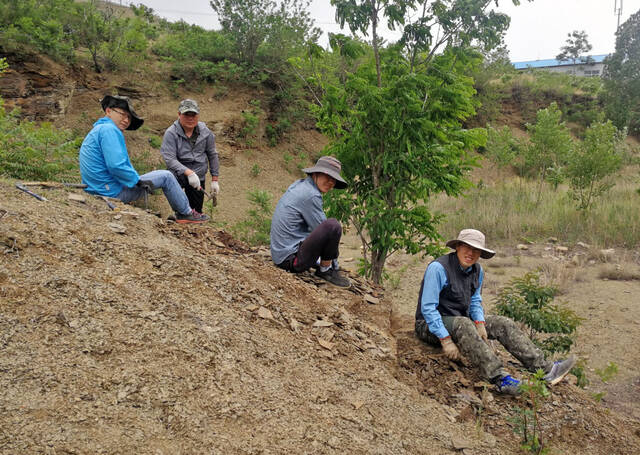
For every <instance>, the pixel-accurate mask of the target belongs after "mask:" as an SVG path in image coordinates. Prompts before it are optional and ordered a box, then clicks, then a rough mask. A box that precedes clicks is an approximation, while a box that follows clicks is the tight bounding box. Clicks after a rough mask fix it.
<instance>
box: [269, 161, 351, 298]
mask: <svg viewBox="0 0 640 455" xmlns="http://www.w3.org/2000/svg"><path fill="white" fill-rule="evenodd" d="M341 168H342V165H341V163H340V161H338V160H337V159H335V158H334V157H332V156H323V157H321V158H320V159H319V160H318V162H317V163H316V165H315V166H313V167H310V168H307V169H303V171H304V172H305V173H306V174H307V178H305V179H300V180H297V181H296V182H294V183H293V184H291V186H289V188H288V189H287V191H286V192H285V193H284V194H283V195H282V197H281V198H280V200H279V201H278V205H277V206H276V209H275V211H274V212H273V218H272V219H271V259H272V260H273V262H274V264H276V265H277V266H278V267H280V268H282V269H285V270H287V271H289V272H293V273H300V272H304V271H305V270H308V269H309V268H311V267H312V266H314V265H316V264H317V265H318V267H317V269H316V272H315V274H316V276H318V277H320V278H322V279H324V280H327V281H328V282H329V283H331V284H333V285H336V286H340V287H349V286H351V283H350V282H349V280H348V279H347V278H346V277H344V276H342V275H341V274H340V273H339V272H338V269H337V258H338V247H339V245H340V238H341V237H342V226H341V225H340V223H339V222H338V220H336V219H335V218H329V219H327V217H326V215H325V213H324V210H323V208H322V195H323V194H325V193H327V192H328V191H330V190H331V189H333V188H336V189H344V188H346V187H347V182H345V181H344V179H343V178H342V177H341V176H340V170H341ZM318 261H319V264H318Z"/></svg>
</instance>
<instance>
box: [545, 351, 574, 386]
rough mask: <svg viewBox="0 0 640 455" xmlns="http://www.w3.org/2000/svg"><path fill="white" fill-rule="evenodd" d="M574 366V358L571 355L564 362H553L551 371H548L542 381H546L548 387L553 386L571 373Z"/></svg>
mask: <svg viewBox="0 0 640 455" xmlns="http://www.w3.org/2000/svg"><path fill="white" fill-rule="evenodd" d="M575 364H576V357H575V356H574V355H571V356H570V357H569V358H568V359H566V360H561V361H557V362H553V366H552V367H551V371H549V372H548V373H547V374H546V375H545V377H544V380H545V381H547V384H549V385H555V384H557V383H558V382H560V381H562V379H563V378H564V377H565V376H566V375H567V373H569V371H571V368H573V366H574V365H575Z"/></svg>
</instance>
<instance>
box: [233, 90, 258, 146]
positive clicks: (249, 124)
mask: <svg viewBox="0 0 640 455" xmlns="http://www.w3.org/2000/svg"><path fill="white" fill-rule="evenodd" d="M250 104H251V109H250V110H245V111H242V119H243V124H242V127H241V128H240V131H239V132H238V137H240V138H242V139H244V140H245V142H246V143H247V144H250V143H251V142H252V141H253V138H255V137H256V135H257V133H258V127H259V126H260V117H261V116H262V115H263V113H264V112H263V110H262V109H261V108H260V101H259V100H252V101H251V102H250Z"/></svg>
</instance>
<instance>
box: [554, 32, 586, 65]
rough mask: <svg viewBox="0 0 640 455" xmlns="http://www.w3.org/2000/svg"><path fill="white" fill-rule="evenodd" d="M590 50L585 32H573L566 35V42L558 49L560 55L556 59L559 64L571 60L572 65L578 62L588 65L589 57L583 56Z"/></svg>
mask: <svg viewBox="0 0 640 455" xmlns="http://www.w3.org/2000/svg"><path fill="white" fill-rule="evenodd" d="M591 49H593V46H592V45H591V44H590V43H589V37H588V36H587V32H585V31H584V30H582V31H578V30H574V31H573V32H571V33H568V34H567V42H566V44H565V45H564V46H562V48H560V53H559V54H558V55H557V56H556V59H557V60H560V61H561V62H563V61H567V60H571V61H572V62H573V64H574V65H575V63H576V62H578V61H580V62H583V63H589V57H584V54H586V53H587V52H589V51H590V50H591ZM592 61H593V60H592Z"/></svg>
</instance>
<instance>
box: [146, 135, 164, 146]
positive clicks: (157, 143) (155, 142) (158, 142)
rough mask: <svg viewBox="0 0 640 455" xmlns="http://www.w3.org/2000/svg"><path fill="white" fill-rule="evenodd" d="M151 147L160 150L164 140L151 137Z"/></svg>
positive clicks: (158, 137)
mask: <svg viewBox="0 0 640 455" xmlns="http://www.w3.org/2000/svg"><path fill="white" fill-rule="evenodd" d="M149 145H150V146H151V147H153V148H154V149H159V148H160V147H161V146H162V138H161V137H160V136H151V137H150V138H149Z"/></svg>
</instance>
